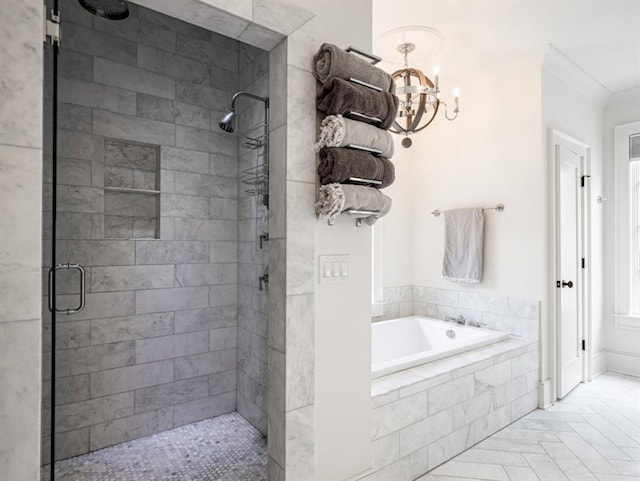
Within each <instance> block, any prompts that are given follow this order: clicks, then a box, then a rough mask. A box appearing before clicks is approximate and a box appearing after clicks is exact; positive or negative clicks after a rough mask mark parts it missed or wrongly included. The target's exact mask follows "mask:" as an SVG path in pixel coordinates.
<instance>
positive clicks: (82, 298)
mask: <svg viewBox="0 0 640 481" xmlns="http://www.w3.org/2000/svg"><path fill="white" fill-rule="evenodd" d="M59 269H77V270H78V271H79V272H80V305H79V306H78V307H76V308H75V309H58V308H55V311H56V312H60V313H62V314H66V315H67V316H68V315H70V314H75V313H76V312H80V311H81V310H82V309H84V303H85V289H84V284H85V283H84V278H85V272H84V267H82V266H81V265H80V264H58V265H57V266H55V268H54V267H52V268H51V269H49V310H50V311H51V312H53V311H54V307H53V282H52V280H53V276H54V275H55V273H56V271H57V270H59Z"/></svg>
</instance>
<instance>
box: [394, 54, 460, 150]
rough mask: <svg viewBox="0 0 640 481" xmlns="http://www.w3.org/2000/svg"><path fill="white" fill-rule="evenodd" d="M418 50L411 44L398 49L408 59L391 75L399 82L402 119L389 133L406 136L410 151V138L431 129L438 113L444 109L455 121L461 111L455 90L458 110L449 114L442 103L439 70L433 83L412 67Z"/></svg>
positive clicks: (448, 118)
mask: <svg viewBox="0 0 640 481" xmlns="http://www.w3.org/2000/svg"><path fill="white" fill-rule="evenodd" d="M415 48H416V46H415V44H414V43H411V42H403V43H401V44H400V45H398V52H400V53H401V54H403V55H404V68H403V69H401V70H396V71H395V72H393V74H391V75H392V76H393V79H394V81H395V82H396V92H395V93H396V95H397V96H398V98H399V99H400V105H399V108H398V116H397V117H396V120H395V122H394V123H393V126H392V127H391V128H390V129H389V130H390V131H391V132H393V133H395V134H400V135H404V136H405V138H404V139H402V146H403V147H405V148H409V147H410V146H411V144H412V142H411V139H410V138H409V135H411V134H413V133H415V132H419V131H421V130H423V129H424V128H425V127H427V126H428V125H429V124H431V122H433V120H434V119H435V118H436V115H437V113H438V110H440V109H442V107H444V109H443V110H444V116H445V118H446V119H447V120H455V119H456V118H457V117H458V113H459V112H460V109H459V107H458V95H459V90H458V89H455V90H454V93H453V95H454V108H453V112H452V113H451V114H449V109H448V106H447V104H446V103H445V102H443V101H442V100H440V87H439V85H438V82H439V78H438V77H439V71H438V67H436V68H435V69H434V76H433V81H432V80H431V79H430V78H429V77H427V76H426V75H425V74H424V73H423V72H422V71H420V70H418V69H417V68H410V67H409V60H408V58H409V54H410V53H411V52H413V51H414V50H415Z"/></svg>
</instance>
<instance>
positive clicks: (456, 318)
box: [444, 314, 467, 324]
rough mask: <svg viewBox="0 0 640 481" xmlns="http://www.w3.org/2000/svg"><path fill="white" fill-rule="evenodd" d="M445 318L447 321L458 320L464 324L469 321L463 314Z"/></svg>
mask: <svg viewBox="0 0 640 481" xmlns="http://www.w3.org/2000/svg"><path fill="white" fill-rule="evenodd" d="M444 320H445V322H457V323H458V324H464V323H466V322H467V320H466V319H465V318H464V316H463V315H462V314H460V315H459V316H458V317H451V316H445V318H444Z"/></svg>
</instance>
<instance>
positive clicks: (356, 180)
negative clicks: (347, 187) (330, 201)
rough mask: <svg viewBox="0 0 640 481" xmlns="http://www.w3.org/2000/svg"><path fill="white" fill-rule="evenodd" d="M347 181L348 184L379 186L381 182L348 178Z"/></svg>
mask: <svg viewBox="0 0 640 481" xmlns="http://www.w3.org/2000/svg"><path fill="white" fill-rule="evenodd" d="M347 180H348V181H349V184H358V185H380V184H382V181H381V180H374V179H362V178H360V177H349V178H348V179H347Z"/></svg>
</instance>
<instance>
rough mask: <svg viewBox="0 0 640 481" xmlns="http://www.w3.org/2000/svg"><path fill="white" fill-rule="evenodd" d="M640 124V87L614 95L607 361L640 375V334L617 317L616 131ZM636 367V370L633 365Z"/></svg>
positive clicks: (607, 176)
mask: <svg viewBox="0 0 640 481" xmlns="http://www.w3.org/2000/svg"><path fill="white" fill-rule="evenodd" d="M634 121H640V86H638V87H636V88H633V89H629V90H625V91H623V92H617V93H615V94H614V95H612V96H611V97H610V99H609V101H608V102H607V105H606V107H605V109H604V155H603V157H604V197H605V198H606V199H607V201H606V202H604V306H603V322H604V334H605V347H606V351H607V358H608V362H609V365H610V367H611V368H612V369H617V370H622V371H626V372H631V371H632V370H633V372H634V373H635V374H636V375H640V367H639V366H638V364H639V363H638V355H639V354H640V353H639V352H638V350H639V348H638V346H640V331H637V330H629V329H621V328H616V327H615V325H614V320H613V317H612V315H613V314H614V313H615V306H614V288H615V276H614V273H615V270H614V268H615V257H614V253H615V248H616V246H615V235H614V233H615V225H614V218H615V211H614V208H615V206H614V199H615V183H614V150H613V145H614V144H613V129H614V127H615V126H616V125H621V124H625V123H629V122H634ZM633 363H635V368H634V366H633V365H631V364H633Z"/></svg>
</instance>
